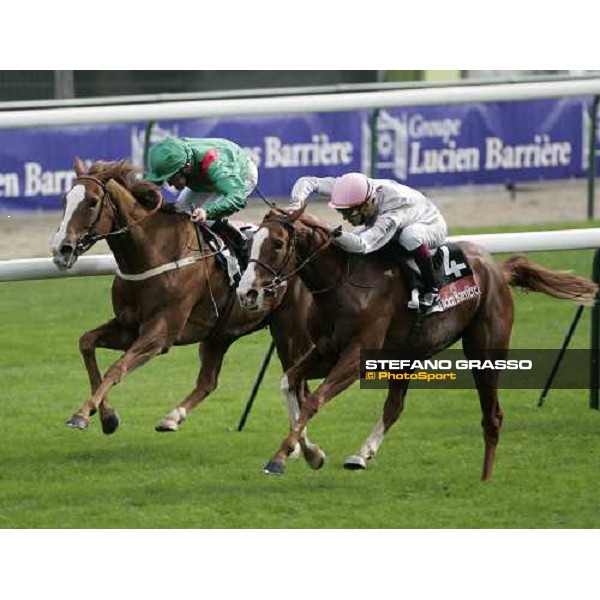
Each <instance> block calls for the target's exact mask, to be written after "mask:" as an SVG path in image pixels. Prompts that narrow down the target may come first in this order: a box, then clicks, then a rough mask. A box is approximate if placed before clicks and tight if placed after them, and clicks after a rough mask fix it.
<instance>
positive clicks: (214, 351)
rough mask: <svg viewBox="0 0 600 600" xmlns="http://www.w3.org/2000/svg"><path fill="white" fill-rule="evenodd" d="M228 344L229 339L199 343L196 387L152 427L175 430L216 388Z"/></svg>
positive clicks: (159, 429) (229, 343)
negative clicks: (198, 366)
mask: <svg viewBox="0 0 600 600" xmlns="http://www.w3.org/2000/svg"><path fill="white" fill-rule="evenodd" d="M230 345H231V341H220V342H219V343H214V342H213V343H204V344H201V345H200V361H201V367H200V372H199V373H198V379H197V380H196V387H195V388H194V390H193V391H192V392H191V394H189V395H188V396H187V397H186V398H185V400H184V401H183V402H181V404H179V405H178V406H176V407H175V408H174V409H173V410H172V411H171V412H170V413H168V414H166V415H165V416H164V417H163V418H162V419H161V420H160V422H159V423H158V425H156V427H155V428H154V429H155V430H156V431H161V432H162V431H177V430H178V429H179V426H180V425H181V424H182V423H183V421H185V419H186V418H187V416H188V415H189V413H190V412H191V411H192V410H193V409H194V408H196V406H198V404H200V402H202V401H203V400H204V399H205V398H206V397H207V396H208V395H209V394H210V393H212V392H213V391H214V390H215V389H216V387H217V384H218V380H219V373H220V372H221V367H222V366H223V359H224V358H225V354H226V352H227V350H228V349H229V346H230Z"/></svg>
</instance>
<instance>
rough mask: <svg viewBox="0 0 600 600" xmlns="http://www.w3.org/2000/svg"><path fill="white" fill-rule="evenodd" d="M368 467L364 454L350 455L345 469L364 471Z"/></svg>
mask: <svg viewBox="0 0 600 600" xmlns="http://www.w3.org/2000/svg"><path fill="white" fill-rule="evenodd" d="M366 468H367V461H366V460H365V459H364V458H363V457H362V456H357V455H354V456H349V457H348V458H347V459H346V462H345V463H344V469H348V470H349V471H362V470H364V469H366Z"/></svg>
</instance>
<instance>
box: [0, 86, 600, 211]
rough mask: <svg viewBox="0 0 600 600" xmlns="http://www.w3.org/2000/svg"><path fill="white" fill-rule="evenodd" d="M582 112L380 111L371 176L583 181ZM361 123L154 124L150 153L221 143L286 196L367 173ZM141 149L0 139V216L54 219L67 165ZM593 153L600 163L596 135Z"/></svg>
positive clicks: (93, 135)
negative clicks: (319, 181) (186, 141)
mask: <svg viewBox="0 0 600 600" xmlns="http://www.w3.org/2000/svg"><path fill="white" fill-rule="evenodd" d="M590 103H591V102H590V99H589V98H571V99H562V100H536V101H527V102H498V103H486V104H474V103H471V104H463V105H448V106H420V107H410V108H402V109H390V110H382V111H380V113H379V118H378V122H377V149H376V156H375V157H374V166H375V168H376V170H377V174H378V176H379V177H382V178H385V177H387V178H392V179H396V180H398V181H401V182H403V183H406V184H408V185H410V186H413V187H416V188H430V187H436V186H454V185H468V184H503V183H505V182H507V181H514V182H519V181H536V180H552V179H567V178H573V177H584V176H585V175H586V170H587V161H588V153H589V139H588V135H589V106H590ZM370 116H371V111H350V112H342V113H315V114H298V115H285V116H269V117H244V118H227V119H197V120H182V121H175V120H173V121H161V122H160V123H157V124H156V125H155V126H154V127H153V129H152V132H151V143H156V142H157V141H158V140H160V139H161V138H163V137H164V136H166V135H175V136H189V137H224V138H229V139H231V140H233V141H235V142H236V143H238V144H239V145H240V146H242V147H243V148H245V149H246V151H247V152H248V153H249V154H250V155H251V156H252V157H253V159H254V160H255V162H256V163H257V164H258V166H259V173H260V175H259V187H260V189H261V191H262V192H263V193H265V194H266V195H267V196H270V197H284V196H287V195H288V194H289V192H290V190H291V188H292V186H293V184H294V182H295V180H296V179H297V178H298V177H301V176H302V175H316V176H330V175H331V176H337V175H340V174H342V173H345V172H349V171H362V172H366V173H368V172H369V171H370V165H371V131H370ZM599 132H600V128H599ZM144 141H145V124H144V123H132V124H115V125H102V126H76V127H75V126H73V127H60V128H27V129H15V130H2V131H0V210H4V211H7V210H26V209H29V210H31V209H58V208H60V206H61V205H60V198H61V196H62V194H64V192H65V191H66V190H68V189H69V187H70V186H71V183H72V180H73V179H74V173H73V171H72V165H73V160H74V157H75V156H80V157H82V158H83V159H84V160H86V161H88V162H91V161H92V160H100V159H101V160H120V159H123V158H127V159H129V160H131V161H132V162H133V163H134V164H137V165H140V166H141V165H142V164H143V156H144ZM596 145H597V147H598V150H599V151H598V155H599V156H600V133H599V138H598V140H596ZM599 162H600V159H599ZM597 166H598V163H597ZM165 192H166V195H167V198H169V199H173V198H174V197H175V196H174V194H173V193H170V194H169V192H168V190H167V188H165Z"/></svg>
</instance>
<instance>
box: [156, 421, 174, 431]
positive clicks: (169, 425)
mask: <svg viewBox="0 0 600 600" xmlns="http://www.w3.org/2000/svg"><path fill="white" fill-rule="evenodd" d="M178 430H179V425H177V423H175V421H161V422H160V423H159V424H158V425H157V426H156V427H155V428H154V431H158V432H165V431H178Z"/></svg>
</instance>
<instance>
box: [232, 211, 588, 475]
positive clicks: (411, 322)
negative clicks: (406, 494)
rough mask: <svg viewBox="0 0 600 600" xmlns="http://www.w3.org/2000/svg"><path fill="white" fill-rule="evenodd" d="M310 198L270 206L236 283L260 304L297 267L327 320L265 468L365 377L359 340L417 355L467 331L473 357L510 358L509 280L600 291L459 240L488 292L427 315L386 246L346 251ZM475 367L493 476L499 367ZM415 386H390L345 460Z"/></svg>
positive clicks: (359, 458)
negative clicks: (310, 386) (500, 260)
mask: <svg viewBox="0 0 600 600" xmlns="http://www.w3.org/2000/svg"><path fill="white" fill-rule="evenodd" d="M304 208H305V207H302V208H301V209H299V210H297V211H295V212H292V213H290V214H287V215H285V214H282V213H281V212H275V211H271V212H269V214H267V215H266V216H265V218H264V220H263V222H262V227H261V229H259V231H258V232H257V233H256V238H255V239H256V242H255V245H254V247H253V251H252V257H251V265H250V267H249V268H248V269H247V271H246V273H245V274H244V276H243V277H242V281H241V282H240V287H239V288H238V294H239V295H240V301H241V302H242V303H243V304H244V305H245V306H246V307H248V308H255V309H257V310H260V309H261V306H262V305H261V301H262V300H263V299H266V298H267V297H268V295H267V294H266V292H268V291H270V290H272V289H273V288H274V287H276V286H277V285H280V284H281V282H283V281H285V280H286V279H287V278H288V277H290V276H292V275H294V274H296V273H299V275H300V277H301V278H302V280H303V281H304V283H305V284H306V285H307V287H308V288H309V289H310V290H312V291H313V292H314V300H315V309H316V311H318V314H319V321H321V330H319V329H314V324H315V323H316V321H315V322H313V323H312V325H311V324H309V331H310V333H311V336H312V338H313V342H314V345H313V347H312V348H311V349H310V350H309V351H308V352H307V353H306V354H305V355H304V356H303V357H302V358H301V359H300V360H299V361H298V362H296V363H295V364H294V365H293V366H292V367H291V368H290V369H289V370H288V371H286V373H285V375H284V377H283V383H282V389H283V390H284V392H285V393H286V394H287V395H288V396H292V397H299V398H300V405H301V411H300V416H299V418H298V420H297V421H296V422H295V424H294V426H293V427H292V428H291V430H290V433H289V435H288V436H287V437H286V438H285V439H284V441H283V443H282V444H281V447H280V449H279V450H278V452H277V453H276V454H275V455H274V456H273V458H272V459H271V460H270V462H269V463H268V464H267V465H266V467H265V469H264V470H265V472H266V473H274V474H281V473H283V472H284V469H285V464H286V459H287V456H288V455H289V454H290V452H291V450H292V449H293V448H294V446H295V444H296V441H297V439H298V435H299V434H300V432H302V431H303V430H304V428H305V427H306V425H307V423H308V421H309V419H311V418H312V417H313V416H315V415H316V414H317V412H318V411H319V410H320V409H321V408H322V406H323V405H324V404H325V403H326V402H328V401H329V400H331V399H332V398H334V397H335V396H336V395H337V394H339V393H340V392H342V391H343V390H345V389H346V388H347V387H349V386H350V385H351V384H352V383H354V382H355V381H356V380H357V379H358V378H359V377H360V351H361V349H381V348H386V349H410V350H411V352H414V354H415V355H417V356H424V357H429V356H432V355H434V354H436V353H438V352H440V351H442V350H443V349H445V348H448V347H449V346H450V345H452V344H453V343H454V342H456V341H457V340H459V339H462V343H463V349H464V353H465V355H466V357H467V358H468V359H473V360H486V359H488V358H493V359H500V358H506V355H507V353H508V348H509V340H510V334H511V329H512V324H513V301H512V296H511V292H510V287H509V286H519V287H521V288H524V289H527V290H532V291H538V292H543V293H545V294H548V295H550V296H554V297H556V298H567V299H572V300H575V301H577V302H580V303H584V304H590V303H593V301H594V299H595V296H596V285H595V284H594V283H593V282H592V281H590V280H588V279H585V278H583V277H578V276H575V275H569V274H566V273H558V272H553V271H550V270H548V269H546V268H544V267H542V266H540V265H536V264H534V263H532V262H530V261H529V260H528V259H527V258H525V257H524V256H513V257H510V258H509V259H508V260H506V261H505V262H504V264H503V265H501V266H499V265H497V264H496V263H495V261H494V260H493V259H492V257H491V256H490V255H489V253H488V252H487V251H486V250H485V249H483V248H482V247H480V246H477V245H475V244H472V243H467V242H463V243H461V244H460V245H461V247H462V249H463V251H464V253H465V256H466V257H467V260H468V262H469V264H470V266H471V269H472V270H473V274H474V278H475V282H476V284H477V285H478V286H479V289H480V290H481V295H480V296H476V297H474V298H472V299H470V300H467V301H465V302H463V303H462V304H459V305H457V306H455V307H453V308H451V309H449V310H447V311H445V312H438V313H433V314H431V315H427V316H423V315H420V314H419V313H418V312H417V311H414V310H409V309H408V308H407V290H406V287H405V285H404V282H403V278H402V274H401V271H400V269H399V268H398V267H397V266H392V267H390V265H389V262H388V261H387V260H385V258H384V257H383V255H382V253H375V254H372V255H368V256H365V257H357V256H354V257H352V256H351V255H349V254H347V253H345V252H344V251H342V250H341V249H339V248H337V247H336V246H335V245H334V244H332V243H331V242H332V237H331V233H330V231H329V229H328V228H327V227H326V226H324V225H323V224H322V223H320V222H319V221H318V220H317V219H315V218H314V217H312V216H310V215H303V214H302V213H303V211H304ZM323 319H325V322H326V324H327V329H326V330H323V326H322V320H323ZM319 370H320V374H319V375H320V377H324V378H325V379H324V381H323V382H322V383H321V384H320V385H319V386H318V387H317V389H316V390H315V391H314V393H310V394H308V395H307V396H306V397H304V398H303V397H302V396H303V394H304V392H305V387H304V384H303V382H304V380H305V379H306V378H308V379H311V373H314V372H315V371H319ZM472 373H473V377H474V379H475V384H476V387H477V391H478V393H479V400H480V404H481V411H482V415H483V419H482V426H483V437H484V441H485V453H484V460H483V469H482V479H484V480H487V479H489V478H490V477H491V475H492V468H493V463H494V454H495V449H496V445H497V443H498V436H499V433H500V427H501V424H502V418H503V415H502V410H501V408H500V404H499V402H498V371H495V370H490V369H485V370H473V372H472ZM407 388H408V380H403V381H394V382H393V384H390V385H389V386H388V392H387V398H386V400H385V404H384V407H383V416H382V418H381V420H380V421H379V422H378V423H377V424H376V426H375V429H374V430H373V432H372V433H371V435H370V436H369V437H368V438H367V440H366V441H365V443H364V444H363V446H362V447H361V448H360V449H359V450H358V452H357V453H356V454H355V455H353V456H350V457H349V458H348V459H347V460H346V463H345V465H344V466H345V467H346V468H348V469H364V468H365V467H366V464H367V461H368V460H369V459H370V458H372V457H373V456H374V455H375V453H376V452H377V450H378V449H379V447H380V445H381V443H382V441H383V438H384V435H385V434H386V433H387V432H388V431H389V429H390V427H391V426H392V425H393V424H394V422H395V421H396V420H397V419H398V417H399V416H400V413H401V412H402V409H403V407H404V400H405V396H406V393H407Z"/></svg>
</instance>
